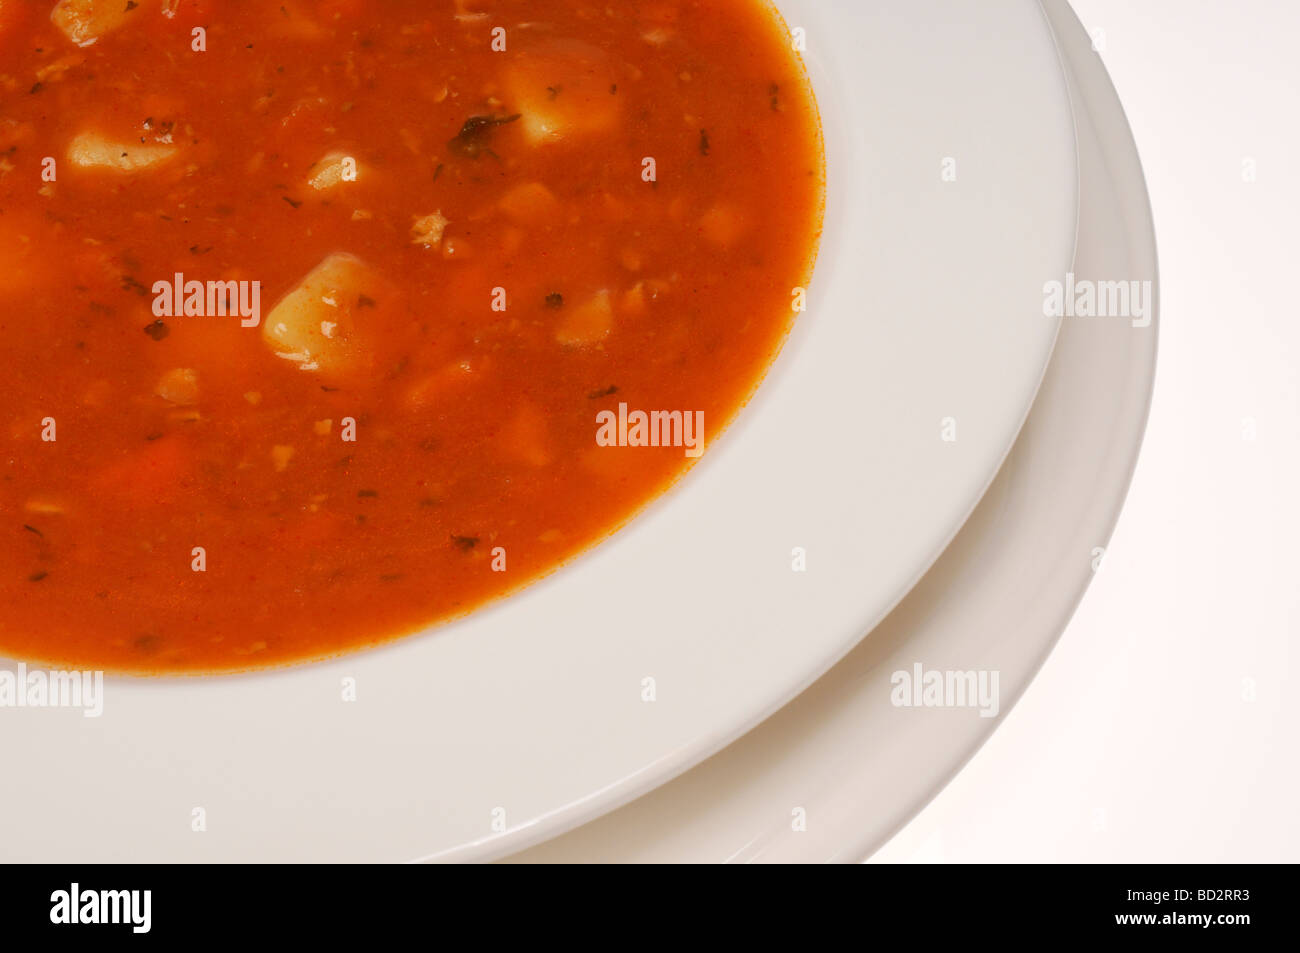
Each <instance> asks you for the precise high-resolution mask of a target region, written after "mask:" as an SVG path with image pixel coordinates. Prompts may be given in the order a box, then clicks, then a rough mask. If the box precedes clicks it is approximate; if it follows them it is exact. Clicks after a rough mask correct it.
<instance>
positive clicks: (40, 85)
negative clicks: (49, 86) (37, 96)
mask: <svg viewBox="0 0 1300 953" xmlns="http://www.w3.org/2000/svg"><path fill="white" fill-rule="evenodd" d="M44 88H45V84H44V83H36V84H34V85H33V86H32V92H33V93H39V92H40V91H41V90H42V89H44Z"/></svg>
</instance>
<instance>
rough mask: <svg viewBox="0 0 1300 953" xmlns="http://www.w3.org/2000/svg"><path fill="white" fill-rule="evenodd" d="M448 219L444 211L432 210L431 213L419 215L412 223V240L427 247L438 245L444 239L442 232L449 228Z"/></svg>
mask: <svg viewBox="0 0 1300 953" xmlns="http://www.w3.org/2000/svg"><path fill="white" fill-rule="evenodd" d="M450 224H451V222H450V221H448V219H447V218H446V216H444V215H443V214H442V212H432V213H430V214H429V215H424V216H418V217H417V218H416V219H415V221H414V222H413V223H412V224H411V241H413V242H414V243H415V244H417V245H424V246H425V247H427V248H434V247H437V244H438V243H439V242H440V241H442V234H443V232H445V231H446V230H447V226H448V225H450Z"/></svg>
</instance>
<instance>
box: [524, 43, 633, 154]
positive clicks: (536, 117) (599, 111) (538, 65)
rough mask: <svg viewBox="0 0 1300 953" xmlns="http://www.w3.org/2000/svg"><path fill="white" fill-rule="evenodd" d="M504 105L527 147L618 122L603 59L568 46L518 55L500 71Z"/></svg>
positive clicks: (616, 101) (592, 51)
mask: <svg viewBox="0 0 1300 953" xmlns="http://www.w3.org/2000/svg"><path fill="white" fill-rule="evenodd" d="M503 81H504V86H505V91H506V96H507V101H508V103H509V105H510V107H511V108H513V109H516V110H518V111H519V112H520V113H521V114H522V116H523V118H522V119H521V120H520V123H519V124H520V126H521V127H522V128H523V132H524V137H525V138H526V139H527V140H528V142H529V143H530V144H532V145H542V144H544V143H554V142H560V141H563V140H566V139H572V138H578V137H584V136H589V135H592V134H597V133H602V132H606V131H608V130H610V129H612V128H613V127H614V126H615V125H616V124H617V122H618V116H619V97H618V96H616V95H613V94H612V93H611V89H612V88H613V87H614V85H615V81H614V78H613V74H612V71H611V70H610V67H609V63H608V60H607V57H606V55H605V54H604V53H603V52H602V51H600V50H598V49H596V48H595V47H591V46H587V45H586V44H582V43H576V42H570V43H564V44H559V43H557V44H555V45H554V46H553V48H550V49H548V50H546V51H545V52H540V53H537V52H529V53H526V54H522V55H520V56H519V58H518V59H516V60H515V61H514V62H513V63H512V64H511V65H510V66H509V67H507V69H506V71H505V75H504V78H503Z"/></svg>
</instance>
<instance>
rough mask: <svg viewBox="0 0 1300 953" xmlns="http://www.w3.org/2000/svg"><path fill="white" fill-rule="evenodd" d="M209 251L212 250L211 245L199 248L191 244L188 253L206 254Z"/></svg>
mask: <svg viewBox="0 0 1300 953" xmlns="http://www.w3.org/2000/svg"><path fill="white" fill-rule="evenodd" d="M210 251H212V246H211V245H209V246H208V247H207V248H200V247H199V246H198V245H191V246H190V254H191V255H206V254H207V253H208V252H210Z"/></svg>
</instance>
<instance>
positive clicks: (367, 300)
mask: <svg viewBox="0 0 1300 953" xmlns="http://www.w3.org/2000/svg"><path fill="white" fill-rule="evenodd" d="M374 306H375V299H374V298H372V297H370V295H362V296H361V297H359V298H357V307H358V308H373V307H374Z"/></svg>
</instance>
